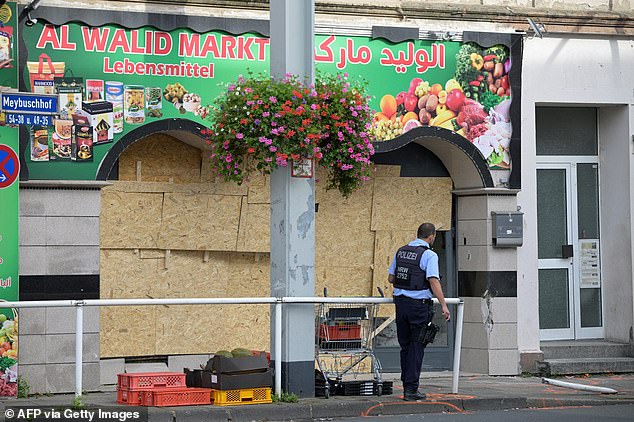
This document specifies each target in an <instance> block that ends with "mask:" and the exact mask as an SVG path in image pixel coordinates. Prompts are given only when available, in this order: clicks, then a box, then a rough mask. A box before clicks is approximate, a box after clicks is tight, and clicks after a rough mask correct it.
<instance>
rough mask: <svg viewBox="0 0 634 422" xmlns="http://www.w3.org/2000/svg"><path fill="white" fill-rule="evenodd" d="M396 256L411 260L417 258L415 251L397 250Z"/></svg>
mask: <svg viewBox="0 0 634 422" xmlns="http://www.w3.org/2000/svg"><path fill="white" fill-rule="evenodd" d="M398 258H401V259H408V260H410V261H413V260H416V259H418V255H417V254H416V252H408V251H398Z"/></svg>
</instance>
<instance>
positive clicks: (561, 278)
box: [537, 164, 575, 340]
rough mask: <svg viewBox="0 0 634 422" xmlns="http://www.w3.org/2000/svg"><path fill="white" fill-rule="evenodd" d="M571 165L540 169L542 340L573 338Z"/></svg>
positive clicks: (538, 229) (539, 250) (539, 265)
mask: <svg viewBox="0 0 634 422" xmlns="http://www.w3.org/2000/svg"><path fill="white" fill-rule="evenodd" d="M570 185H571V184H570V165H567V164H544V165H540V166H538V169H537V244H538V249H537V256H538V258H539V259H538V268H539V271H538V276H539V280H538V281H539V283H538V284H539V328H540V333H541V338H542V339H543V340H560V339H570V338H574V321H575V319H574V295H573V294H572V290H573V288H572V286H573V285H574V277H573V272H572V255H573V253H572V245H571V243H572V242H571V237H572V236H571V233H573V232H572V230H571V222H572V218H571V215H570V214H571V206H570V204H571V190H570Z"/></svg>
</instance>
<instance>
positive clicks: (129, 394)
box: [117, 389, 144, 406]
mask: <svg viewBox="0 0 634 422" xmlns="http://www.w3.org/2000/svg"><path fill="white" fill-rule="evenodd" d="M141 391H144V390H128V389H118V390H117V403H119V404H129V405H131V406H138V405H139V404H140V403H141Z"/></svg>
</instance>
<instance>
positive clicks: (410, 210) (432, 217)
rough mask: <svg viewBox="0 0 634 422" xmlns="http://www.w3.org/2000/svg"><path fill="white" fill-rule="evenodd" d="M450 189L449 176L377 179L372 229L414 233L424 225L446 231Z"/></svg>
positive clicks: (448, 225) (449, 206) (448, 218)
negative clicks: (430, 225) (426, 223)
mask: <svg viewBox="0 0 634 422" xmlns="http://www.w3.org/2000/svg"><path fill="white" fill-rule="evenodd" d="M451 190H452V182H451V178H449V177H398V178H396V177H377V178H376V179H375V180H374V197H373V202H372V230H416V229H417V228H418V226H420V225H421V223H424V222H431V223H434V225H435V226H436V228H437V230H449V228H450V227H451Z"/></svg>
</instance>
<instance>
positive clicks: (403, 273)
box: [388, 223, 450, 401]
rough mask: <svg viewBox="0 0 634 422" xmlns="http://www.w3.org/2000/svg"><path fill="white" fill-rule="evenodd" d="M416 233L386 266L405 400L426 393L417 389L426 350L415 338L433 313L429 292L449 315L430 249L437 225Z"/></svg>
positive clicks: (435, 255)
mask: <svg viewBox="0 0 634 422" xmlns="http://www.w3.org/2000/svg"><path fill="white" fill-rule="evenodd" d="M416 237H417V239H415V240H413V241H411V242H410V243H408V244H407V245H405V246H403V247H401V248H400V249H399V250H398V251H397V252H396V254H395V255H394V259H393V260H392V264H391V265H390V268H389V270H388V272H389V276H388V281H389V282H390V283H391V284H393V285H394V293H393V296H394V303H395V305H396V335H397V337H398V344H399V345H400V346H401V381H403V390H404V395H403V399H404V400H406V401H416V400H424V399H425V397H426V396H425V394H423V393H421V392H420V391H418V383H419V378H420V371H421V367H422V364H423V355H424V354H425V346H424V345H423V343H421V342H420V341H419V340H418V338H419V335H420V332H421V329H423V327H424V326H426V325H427V323H429V322H430V321H431V318H432V316H433V315H432V311H433V302H432V292H433V294H434V295H435V296H436V298H437V299H438V301H439V302H440V305H441V308H442V314H443V316H444V317H445V320H447V321H449V318H450V314H449V309H448V308H447V304H446V303H445V296H444V295H443V292H442V287H441V285H440V281H439V280H440V276H439V274H438V255H437V254H436V252H434V251H432V250H431V249H430V247H431V245H433V243H434V240H435V239H436V227H434V225H433V224H431V223H423V224H421V225H420V227H419V228H418V232H417V234H416Z"/></svg>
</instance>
